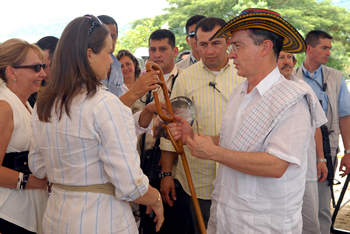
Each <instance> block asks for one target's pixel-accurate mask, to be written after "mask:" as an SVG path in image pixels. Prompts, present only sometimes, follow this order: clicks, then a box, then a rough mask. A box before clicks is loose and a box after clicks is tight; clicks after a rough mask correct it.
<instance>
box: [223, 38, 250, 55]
mask: <svg viewBox="0 0 350 234" xmlns="http://www.w3.org/2000/svg"><path fill="white" fill-rule="evenodd" d="M253 43H256V41H253V42H250V43H247V44H245V45H241V46H236V45H235V44H234V43H232V42H230V46H229V47H228V52H229V53H230V52H231V51H232V50H233V52H235V53H236V54H237V53H238V48H241V47H243V46H246V45H250V44H253Z"/></svg>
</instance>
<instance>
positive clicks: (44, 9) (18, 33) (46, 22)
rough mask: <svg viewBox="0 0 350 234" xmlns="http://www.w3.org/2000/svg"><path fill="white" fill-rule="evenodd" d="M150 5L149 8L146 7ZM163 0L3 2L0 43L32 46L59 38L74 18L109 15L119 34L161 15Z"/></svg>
mask: <svg viewBox="0 0 350 234" xmlns="http://www.w3.org/2000/svg"><path fill="white" fill-rule="evenodd" d="M150 2H151V3H152V4H150ZM166 7H168V2H166V1H165V0H151V1H145V0H114V1H111V0H95V1H91V0H85V1H83V0H59V1H36V0H33V1H28V0H25V1H24V0H7V1H5V0H4V1H3V2H2V3H1V14H0V20H1V22H3V24H2V27H1V28H2V29H1V33H0V42H3V41H5V40H8V39H10V38H13V37H17V38H21V39H24V40H27V41H28V42H31V43H34V42H36V41H37V40H39V39H40V38H42V37H44V36H49V35H53V36H56V37H59V36H60V34H61V33H62V31H63V29H64V27H65V26H66V25H67V24H68V23H69V22H70V21H72V20H73V19H74V18H76V17H79V16H83V15H85V14H92V15H95V16H97V15H102V14H104V15H109V16H111V17H113V18H114V19H115V20H116V21H117V23H118V26H119V28H120V29H121V30H125V29H127V24H128V23H129V22H131V21H133V20H136V19H141V18H145V17H152V16H155V15H160V14H164V13H165V12H164V11H163V10H162V9H163V8H166Z"/></svg>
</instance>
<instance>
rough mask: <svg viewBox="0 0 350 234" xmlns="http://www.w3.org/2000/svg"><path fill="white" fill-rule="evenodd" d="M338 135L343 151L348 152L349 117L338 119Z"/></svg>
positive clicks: (349, 139)
mask: <svg viewBox="0 0 350 234" xmlns="http://www.w3.org/2000/svg"><path fill="white" fill-rule="evenodd" d="M339 126H340V133H341V137H342V139H343V143H344V148H345V150H350V115H347V116H344V117H340V118H339Z"/></svg>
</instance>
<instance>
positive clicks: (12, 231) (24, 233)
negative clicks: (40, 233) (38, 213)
mask: <svg viewBox="0 0 350 234" xmlns="http://www.w3.org/2000/svg"><path fill="white" fill-rule="evenodd" d="M0 233H1V234H35V232H31V231H28V230H27V229H24V228H22V227H20V226H17V225H15V224H13V223H10V222H8V221H6V220H4V219H0Z"/></svg>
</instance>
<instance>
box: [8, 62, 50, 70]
mask: <svg viewBox="0 0 350 234" xmlns="http://www.w3.org/2000/svg"><path fill="white" fill-rule="evenodd" d="M11 67H13V68H32V69H34V71H35V72H40V71H41V68H43V69H45V67H46V65H45V63H43V64H35V65H13V66H11Z"/></svg>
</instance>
